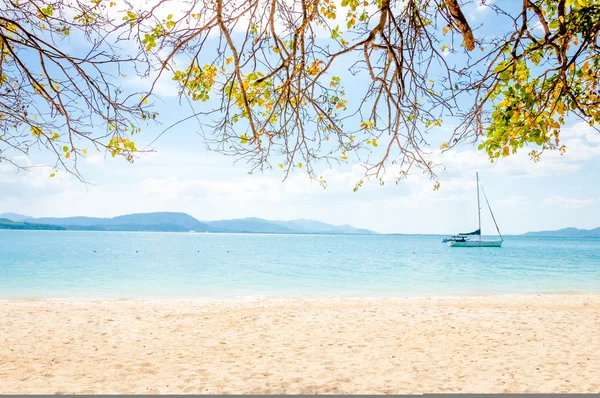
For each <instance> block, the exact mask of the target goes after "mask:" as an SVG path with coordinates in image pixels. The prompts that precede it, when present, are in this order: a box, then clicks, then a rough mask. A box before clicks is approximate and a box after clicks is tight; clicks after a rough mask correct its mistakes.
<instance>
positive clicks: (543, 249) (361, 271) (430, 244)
mask: <svg viewBox="0 0 600 398" xmlns="http://www.w3.org/2000/svg"><path fill="white" fill-rule="evenodd" d="M441 239H442V237H439V236H340V235H337V236H319V235H244V234H194V233H146V232H74V231H73V232H71V231H0V298H26V297H42V298H71V297H85V298H94V297H108V298H117V297H140V298H233V299H237V298H245V297H296V296H304V297H328V296H419V295H471V294H505V293H534V292H600V240H595V239H545V240H538V239H537V238H508V239H507V240H506V241H505V242H504V247H503V248H501V249H498V248H449V247H448V246H446V245H444V244H442V243H441Z"/></svg>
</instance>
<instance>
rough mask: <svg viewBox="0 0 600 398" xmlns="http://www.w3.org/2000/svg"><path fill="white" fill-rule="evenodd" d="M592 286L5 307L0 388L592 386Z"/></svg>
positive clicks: (596, 316)
mask: <svg viewBox="0 0 600 398" xmlns="http://www.w3.org/2000/svg"><path fill="white" fill-rule="evenodd" d="M598 330H600V294H535V295H511V296H506V295H505V296H493V295H492V296H471V297H404V298H398V297H396V298H362V299H361V298H358V299H349V298H331V299H282V300H273V299H266V300H255V301H219V300H213V301H198V300H181V299H178V300H177V299H176V300H140V299H124V300H123V299H121V300H118V299H117V300H77V299H76V300H60V299H59V300H31V301H0V380H2V381H3V383H1V384H0V394H31V393H38V394H40V393H45V394H55V393H68V394H70V393H74V394H85V393H87V394H100V393H102V394H114V393H123V394H149V393H172V394H191V393H194V394H209V393H210V394H250V393H254V394H273V393H278V394H318V393H321V394H323V393H338V394H359V393H362V394H369V393H370V394H409V393H443V392H446V393H482V392H488V393H600V381H598V378H597V375H598V374H600V340H599V339H598V338H597V336H598Z"/></svg>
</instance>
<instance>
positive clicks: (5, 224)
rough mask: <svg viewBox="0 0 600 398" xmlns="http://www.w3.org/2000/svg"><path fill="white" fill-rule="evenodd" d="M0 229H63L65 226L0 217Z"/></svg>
mask: <svg viewBox="0 0 600 398" xmlns="http://www.w3.org/2000/svg"><path fill="white" fill-rule="evenodd" d="M0 229H33V230H64V229H65V228H63V227H61V226H58V225H47V224H34V223H28V222H22V221H12V220H9V219H8V218H0Z"/></svg>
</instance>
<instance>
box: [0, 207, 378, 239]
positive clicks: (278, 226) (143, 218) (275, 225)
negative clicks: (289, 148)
mask: <svg viewBox="0 0 600 398" xmlns="http://www.w3.org/2000/svg"><path fill="white" fill-rule="evenodd" d="M5 215H6V217H5V218H6V219H8V220H7V221H9V220H12V221H14V222H21V220H27V223H35V224H38V225H47V226H55V227H56V226H60V227H61V228H60V229H67V230H79V231H163V232H188V231H195V232H240V233H278V234H303V233H311V234H315V233H316V234H374V233H375V232H373V231H369V230H366V229H358V228H354V227H352V226H350V225H331V224H326V223H324V222H320V221H314V220H306V219H299V220H292V221H269V220H264V219H262V218H240V219H233V220H217V221H203V222H202V221H198V220H197V219H195V218H194V217H192V216H190V215H189V214H186V213H174V212H159V213H138V214H127V215H123V216H118V217H112V218H98V217H65V218H58V217H43V218H33V217H27V216H23V215H20V214H15V213H5ZM11 217H13V218H11ZM27 223H25V224H27ZM22 229H39V228H22ZM48 229H50V228H48Z"/></svg>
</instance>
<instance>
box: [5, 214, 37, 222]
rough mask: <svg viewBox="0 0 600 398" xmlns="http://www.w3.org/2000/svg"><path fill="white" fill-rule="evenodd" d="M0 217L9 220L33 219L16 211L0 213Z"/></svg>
mask: <svg viewBox="0 0 600 398" xmlns="http://www.w3.org/2000/svg"><path fill="white" fill-rule="evenodd" d="M0 218H8V219H9V220H11V221H26V220H31V219H33V217H29V216H24V215H22V214H17V213H0Z"/></svg>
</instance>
